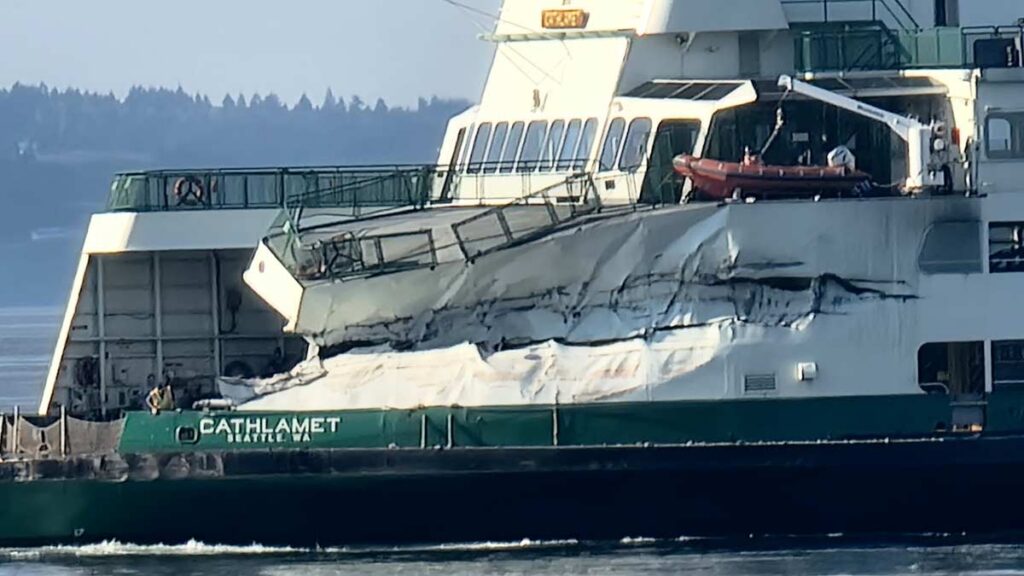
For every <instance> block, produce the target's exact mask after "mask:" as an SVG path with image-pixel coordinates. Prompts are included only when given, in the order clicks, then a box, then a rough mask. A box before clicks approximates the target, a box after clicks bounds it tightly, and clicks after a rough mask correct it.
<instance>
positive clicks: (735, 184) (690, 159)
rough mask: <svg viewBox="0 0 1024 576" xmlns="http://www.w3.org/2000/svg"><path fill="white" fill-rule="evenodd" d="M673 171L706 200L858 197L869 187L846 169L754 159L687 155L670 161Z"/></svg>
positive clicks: (860, 176) (866, 179) (864, 176)
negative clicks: (726, 158) (768, 164)
mask: <svg viewBox="0 0 1024 576" xmlns="http://www.w3.org/2000/svg"><path fill="white" fill-rule="evenodd" d="M673 166H674V168H675V171H676V172H677V173H679V174H681V175H683V176H686V177H687V178H690V179H691V181H692V182H693V187H694V189H695V191H697V193H698V194H699V195H700V196H701V197H703V198H706V199H712V200H725V199H728V198H733V197H737V195H740V196H743V197H754V198H763V199H771V198H810V197H814V196H832V197H836V196H845V195H850V196H854V195H860V193H859V192H860V191H863V190H866V189H869V188H870V183H871V175H870V174H867V173H866V172H861V171H859V170H852V169H850V168H849V167H846V166H835V167H831V166H767V165H764V164H761V163H760V162H758V161H757V160H756V159H755V160H754V161H747V162H723V161H721V160H711V159H708V158H696V157H694V156H690V155H689V154H683V155H682V156H677V157H676V158H675V159H674V160H673Z"/></svg>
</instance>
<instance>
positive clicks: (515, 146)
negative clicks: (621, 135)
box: [458, 118, 597, 174]
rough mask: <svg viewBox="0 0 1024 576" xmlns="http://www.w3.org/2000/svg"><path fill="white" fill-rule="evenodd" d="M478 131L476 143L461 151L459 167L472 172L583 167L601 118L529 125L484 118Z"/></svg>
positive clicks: (538, 122)
mask: <svg viewBox="0 0 1024 576" xmlns="http://www.w3.org/2000/svg"><path fill="white" fill-rule="evenodd" d="M473 131H474V128H473V127H470V133H473ZM475 131H476V132H475V138H473V143H472V145H471V146H470V145H465V146H463V147H462V150H461V151H460V152H459V154H458V155H459V168H460V169H462V168H465V170H466V172H468V173H470V174H480V173H485V174H495V173H499V172H500V173H503V174H508V173H511V172H548V171H551V170H558V171H566V170H570V169H572V170H583V169H584V168H585V167H586V163H587V158H588V157H589V156H590V150H591V148H593V145H594V138H595V136H596V135H597V118H589V119H587V120H586V121H583V120H580V119H573V120H569V121H568V122H566V121H564V120H555V121H553V122H551V123H550V124H549V123H548V122H547V121H546V120H534V121H533V122H530V123H529V125H527V124H526V123H525V122H522V121H518V122H513V123H511V124H510V123H508V122H499V123H497V124H492V123H490V122H484V123H482V124H480V126H478V127H476V128H475Z"/></svg>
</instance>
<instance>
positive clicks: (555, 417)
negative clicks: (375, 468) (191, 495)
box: [120, 394, 1024, 453]
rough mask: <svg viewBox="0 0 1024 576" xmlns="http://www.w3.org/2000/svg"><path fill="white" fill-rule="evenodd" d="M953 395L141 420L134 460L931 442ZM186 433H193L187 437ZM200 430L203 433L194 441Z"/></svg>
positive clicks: (1000, 398) (1013, 398) (1016, 399)
mask: <svg viewBox="0 0 1024 576" xmlns="http://www.w3.org/2000/svg"><path fill="white" fill-rule="evenodd" d="M1022 399H1024V395H1018V394H996V395H993V396H992V397H991V399H990V404H989V420H990V424H989V427H988V429H989V430H992V431H1012V430H1018V429H1022V428H1021V424H1022V422H1024V416H1022V415H1021V413H1020V412H1021V409H1020V406H1024V400H1022ZM951 416H952V409H951V407H950V402H949V399H948V397H945V396H935V395H923V394H922V395H907V396H877V397H849V398H818V399H769V400H745V401H702V402H651V403H642V404H590V405H576V406H557V407H555V406H539V407H515V408H452V409H449V408H429V409H422V410H367V411H348V412H335V413H301V414H262V413H239V412H223V413H211V414H202V413H195V412H185V413H169V414H161V415H159V416H155V417H154V416H151V415H149V414H145V413H133V414H130V415H129V416H128V418H127V420H126V423H125V430H124V434H123V437H122V440H121V445H120V451H121V452H122V453H133V452H140V453H150V452H166V451H179V450H182V449H189V450H197V451H202V450H252V449H271V448H389V447H390V448H424V447H430V446H452V447H456V446H458V447H511V446H514V447H541V446H621V445H635V444H686V443H688V442H693V443H727V442H793V441H816V440H842V439H865V438H900V437H922V436H930V435H932V434H934V433H935V432H936V431H937V430H940V431H941V430H945V429H948V428H949V425H950V422H951ZM182 431H183V432H182ZM190 431H191V432H194V434H193V433H191V432H190Z"/></svg>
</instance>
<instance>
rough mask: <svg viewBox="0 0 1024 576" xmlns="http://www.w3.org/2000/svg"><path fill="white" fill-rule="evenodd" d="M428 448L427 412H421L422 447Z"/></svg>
mask: <svg viewBox="0 0 1024 576" xmlns="http://www.w3.org/2000/svg"><path fill="white" fill-rule="evenodd" d="M426 448H427V413H426V412H424V413H423V414H420V449H421V450H426Z"/></svg>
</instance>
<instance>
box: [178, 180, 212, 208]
mask: <svg viewBox="0 0 1024 576" xmlns="http://www.w3.org/2000/svg"><path fill="white" fill-rule="evenodd" d="M205 197H206V191H205V190H203V183H202V181H200V180H199V178H196V177H195V176H185V177H184V178H178V181H177V182H175V183H174V198H175V199H177V201H178V205H179V206H198V205H200V204H202V203H203V199H204V198H205Z"/></svg>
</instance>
